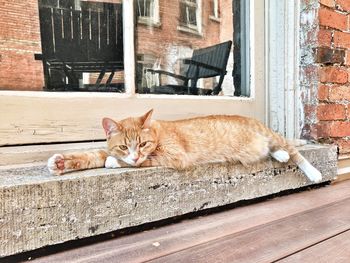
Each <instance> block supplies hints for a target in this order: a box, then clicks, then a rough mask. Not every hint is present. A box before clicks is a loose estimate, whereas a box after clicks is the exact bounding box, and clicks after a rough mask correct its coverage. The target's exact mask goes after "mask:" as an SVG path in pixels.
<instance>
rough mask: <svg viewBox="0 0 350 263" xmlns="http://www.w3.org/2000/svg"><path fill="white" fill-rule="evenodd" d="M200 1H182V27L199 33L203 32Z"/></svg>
mask: <svg viewBox="0 0 350 263" xmlns="http://www.w3.org/2000/svg"><path fill="white" fill-rule="evenodd" d="M200 13H201V8H200V0H180V25H181V26H183V27H187V28H190V29H194V30H196V31H198V32H200V31H201V30H200V29H201V14H200Z"/></svg>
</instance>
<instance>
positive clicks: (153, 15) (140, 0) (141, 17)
mask: <svg viewBox="0 0 350 263" xmlns="http://www.w3.org/2000/svg"><path fill="white" fill-rule="evenodd" d="M136 5H137V6H136V10H137V18H138V22H139V23H143V24H147V25H157V26H159V25H160V21H159V2H158V0H137V3H136Z"/></svg>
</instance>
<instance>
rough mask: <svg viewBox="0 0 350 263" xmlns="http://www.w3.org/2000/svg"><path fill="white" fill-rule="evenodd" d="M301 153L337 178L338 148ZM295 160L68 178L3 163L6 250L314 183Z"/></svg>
mask: <svg viewBox="0 0 350 263" xmlns="http://www.w3.org/2000/svg"><path fill="white" fill-rule="evenodd" d="M301 152H302V154H303V155H304V156H305V157H306V158H307V159H308V160H309V161H310V162H312V163H313V164H314V165H315V167H317V168H318V169H319V170H320V171H321V172H322V174H323V178H324V181H329V180H332V179H333V178H334V177H335V176H336V172H337V167H336V166H337V153H336V147H332V146H317V145H307V146H304V147H302V148H301ZM308 184H309V182H308V181H307V179H306V178H305V177H304V176H303V175H302V173H301V172H300V171H299V170H298V169H297V168H296V166H294V165H292V164H287V165H283V164H280V163H277V162H274V161H272V160H268V161H266V162H264V163H262V164H257V165H255V166H252V167H249V168H244V167H243V166H241V165H234V164H228V163H224V164H207V165H203V166H201V167H196V168H194V169H191V170H187V171H182V172H178V171H174V170H170V169H164V168H147V169H116V170H107V169H96V170H89V171H83V172H75V173H71V174H67V175H65V176H61V177H54V176H50V175H49V173H48V171H47V170H46V167H44V166H33V165H31V166H28V167H22V168H12V169H9V168H4V167H3V168H1V169H0V200H1V203H0V226H1V228H0V229H1V233H0V256H1V257H2V256H7V255H12V254H15V253H19V252H23V251H28V250H33V249H36V248H39V247H43V246H47V245H52V244H57V243H62V242H65V241H68V240H73V239H77V238H83V237H89V236H93V235H97V234H102V233H106V232H110V231H113V230H117V229H121V228H126V227H130V226H136V225H140V224H143V223H147V222H152V221H156V220H160V219H164V218H169V217H173V216H177V215H182V214H186V213H189V212H193V211H197V210H202V209H206V208H211V207H216V206H222V205H226V204H229V203H233V202H236V201H239V200H245V199H252V198H256V197H261V196H264V195H269V194H273V193H277V192H280V191H283V190H286V189H294V188H298V187H301V186H305V185H308Z"/></svg>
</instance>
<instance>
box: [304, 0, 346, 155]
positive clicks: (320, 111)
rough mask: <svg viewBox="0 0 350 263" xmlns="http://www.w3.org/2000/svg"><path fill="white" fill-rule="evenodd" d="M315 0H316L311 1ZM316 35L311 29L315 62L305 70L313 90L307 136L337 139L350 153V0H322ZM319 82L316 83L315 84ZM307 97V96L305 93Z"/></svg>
mask: <svg viewBox="0 0 350 263" xmlns="http://www.w3.org/2000/svg"><path fill="white" fill-rule="evenodd" d="M309 2H312V1H309ZM318 2H319V3H318V4H319V5H318V6H317V10H316V11H318V12H317V13H316V14H317V18H318V19H316V26H317V29H318V30H316V32H317V33H316V34H317V35H316V38H315V39H313V37H312V36H311V37H310V35H312V34H313V33H312V32H309V36H308V37H309V39H307V42H309V43H311V46H312V50H313V57H314V60H313V65H312V63H311V64H310V65H309V67H305V68H308V70H304V71H303V73H304V78H306V79H308V80H309V81H310V80H316V81H317V83H314V82H313V81H310V83H309V84H310V87H311V89H313V91H311V92H309V95H310V94H311V95H310V98H307V99H305V98H304V106H305V108H304V110H305V115H306V116H305V117H306V122H305V126H304V136H305V137H309V138H310V137H311V138H313V139H317V140H319V141H321V142H328V143H336V144H337V145H338V146H339V152H340V154H348V153H350V105H349V102H350V1H349V0H319V1H318ZM313 84H316V85H313ZM305 97H306V96H305Z"/></svg>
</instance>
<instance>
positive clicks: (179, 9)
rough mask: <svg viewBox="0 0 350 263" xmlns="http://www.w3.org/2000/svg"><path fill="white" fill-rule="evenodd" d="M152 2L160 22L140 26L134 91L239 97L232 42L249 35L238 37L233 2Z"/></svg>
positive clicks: (237, 21)
mask: <svg viewBox="0 0 350 263" xmlns="http://www.w3.org/2000/svg"><path fill="white" fill-rule="evenodd" d="M240 1H243V0H240ZM138 2H144V1H138ZM153 2H154V5H153V8H152V11H153V14H154V15H155V16H157V17H159V20H158V23H156V24H155V23H153V22H152V21H148V22H146V23H145V21H140V20H138V23H137V24H136V30H135V34H136V36H135V39H136V46H135V49H136V51H135V52H136V58H137V65H136V92H137V93H141V94H176V95H218V96H234V95H236V96H237V95H238V96H239V95H240V94H239V93H238V92H235V87H234V80H233V68H234V55H233V54H234V46H233V45H232V42H233V41H234V37H239V38H241V37H246V36H249V33H247V34H246V35H244V36H241V35H237V36H236V35H234V31H233V28H234V26H235V23H241V21H240V20H236V19H235V16H234V15H233V2H234V1H233V0H217V1H204V0H172V1H164V0H154V1H153ZM247 43H248V42H247ZM231 45H232V46H231ZM247 50H249V48H248V49H247ZM240 63H241V62H240ZM240 65H242V64H240ZM237 90H240V89H237Z"/></svg>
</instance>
